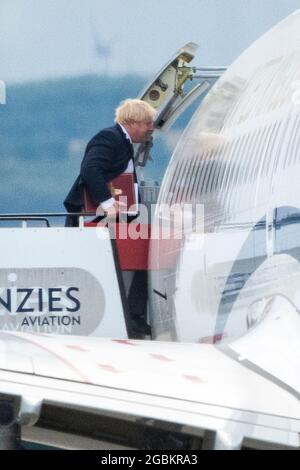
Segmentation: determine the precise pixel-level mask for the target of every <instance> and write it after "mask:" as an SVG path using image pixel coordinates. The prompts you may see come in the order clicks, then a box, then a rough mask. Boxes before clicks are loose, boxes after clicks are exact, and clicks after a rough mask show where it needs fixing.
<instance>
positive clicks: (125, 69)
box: [0, 0, 300, 83]
mask: <svg viewBox="0 0 300 470" xmlns="http://www.w3.org/2000/svg"><path fill="white" fill-rule="evenodd" d="M299 8H300V0H184V1H183V0H0V80H3V81H5V82H6V83H10V82H23V81H30V80H40V79H45V78H54V77H63V76H77V75H82V74H89V73H96V74H108V75H110V74H111V75H117V74H126V73H138V74H141V75H144V76H150V75H151V74H153V73H155V72H157V71H158V70H159V69H160V68H161V67H162V65H163V64H164V63H165V62H167V61H168V60H169V59H170V58H171V57H172V56H173V54H174V53H175V52H176V51H177V50H178V49H179V48H180V47H181V46H183V45H184V44H185V43H187V42H189V41H193V42H196V43H198V44H199V45H200V49H199V52H198V53H197V56H196V60H195V61H194V62H195V65H199V66H200V65H202V66H203V65H229V64H230V63H231V62H232V61H233V60H234V59H235V58H237V56H238V55H239V54H240V53H241V52H242V51H243V50H244V49H245V48H246V47H247V46H248V45H250V44H251V43H252V42H253V40H255V39H256V38H258V37H259V36H260V35H261V34H263V33H264V32H265V31H267V30H268V29H269V28H270V27H271V26H273V25H274V24H275V23H277V22H278V21H280V20H281V19H283V18H284V17H285V16H287V15H288V14H289V13H291V12H293V11H295V10H297V9H299ZM96 45H98V47H99V45H100V46H101V47H102V46H103V48H104V55H103V53H102V54H100V55H97V54H96ZM105 53H106V54H105Z"/></svg>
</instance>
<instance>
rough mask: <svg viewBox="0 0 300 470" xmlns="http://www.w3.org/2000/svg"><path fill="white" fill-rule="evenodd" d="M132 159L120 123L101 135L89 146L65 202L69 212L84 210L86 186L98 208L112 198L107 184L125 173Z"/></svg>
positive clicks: (131, 149)
mask: <svg viewBox="0 0 300 470" xmlns="http://www.w3.org/2000/svg"><path fill="white" fill-rule="evenodd" d="M131 158H133V146H132V144H131V143H130V141H129V139H127V138H126V136H125V134H124V132H123V130H122V128H121V127H120V126H119V125H118V124H116V125H115V126H113V127H108V128H107V129H103V130H102V131H100V132H98V134H96V135H95V136H94V137H93V138H92V139H91V140H90V142H89V143H88V145H87V147H86V150H85V154H84V157H83V160H82V163H81V168H80V174H79V176H78V177H77V179H76V181H75V183H74V184H73V186H72V188H71V190H70V192H69V194H68V195H67V197H66V199H65V201H64V205H65V207H66V209H67V211H68V212H80V211H81V210H83V206H84V203H83V187H86V189H87V191H88V193H89V195H90V197H91V199H92V201H93V203H94V204H95V205H99V204H100V203H101V202H103V201H105V200H107V199H109V198H111V194H110V192H109V189H108V187H107V182H108V181H110V180H111V179H113V178H116V177H117V176H119V175H120V174H121V173H123V172H124V171H125V170H126V168H127V165H128V162H129V160H130V159H131Z"/></svg>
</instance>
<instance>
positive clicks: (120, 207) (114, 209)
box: [96, 201, 126, 219]
mask: <svg viewBox="0 0 300 470" xmlns="http://www.w3.org/2000/svg"><path fill="white" fill-rule="evenodd" d="M125 209H126V204H125V203H124V202H120V201H115V202H114V204H112V205H111V206H110V207H108V208H107V209H105V210H104V209H103V208H102V206H101V204H100V205H99V206H98V207H97V210H96V215H98V216H99V215H104V216H105V217H107V218H108V219H115V218H116V217H117V215H118V214H119V213H120V212H124V210H125Z"/></svg>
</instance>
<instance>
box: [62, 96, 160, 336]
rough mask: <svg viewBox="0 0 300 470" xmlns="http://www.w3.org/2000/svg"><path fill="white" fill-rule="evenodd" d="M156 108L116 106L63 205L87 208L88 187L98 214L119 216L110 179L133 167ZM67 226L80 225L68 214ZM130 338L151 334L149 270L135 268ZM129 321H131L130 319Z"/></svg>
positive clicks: (151, 128) (134, 103)
mask: <svg viewBox="0 0 300 470" xmlns="http://www.w3.org/2000/svg"><path fill="white" fill-rule="evenodd" d="M155 115H156V111H155V109H154V108H152V106H150V105H149V104H148V103H146V102H145V101H141V100H137V99H127V100H125V101H123V102H122V103H121V104H120V106H118V108H117V109H116V113H115V123H116V124H115V125H114V126H113V127H108V128H106V129H103V130H102V131H100V132H99V133H98V134H96V135H95V136H94V137H93V138H92V139H91V140H90V142H89V143H88V145H87V147H86V151H85V154H84V157H83V160H82V163H81V168H80V174H79V176H78V178H77V179H76V181H75V183H74V184H73V186H72V188H71V190H70V192H69V194H68V196H67V197H66V199H65V201H64V205H65V207H66V209H67V211H68V212H81V211H82V210H83V209H84V197H83V190H84V188H86V190H87V192H88V193H89V196H90V198H91V199H92V202H93V203H94V204H95V206H97V214H98V213H102V214H104V215H106V217H108V218H109V217H112V216H116V214H118V213H119V211H120V209H121V203H119V202H118V201H117V200H115V198H114V197H113V196H112V195H111V193H110V191H109V188H108V184H107V183H108V182H109V181H110V180H112V179H113V178H116V177H117V176H119V175H120V174H121V173H123V172H124V171H125V170H126V169H127V168H128V165H131V166H132V170H133V160H132V159H133V145H132V144H134V143H147V142H148V141H149V140H150V139H151V136H152V133H153V131H154V123H153V120H154V118H155ZM66 225H68V226H74V225H78V218H77V217H74V216H69V217H68V218H67V223H66ZM128 308H129V315H130V318H129V320H130V323H129V324H128V333H129V337H130V338H143V337H144V336H145V335H149V334H151V328H150V326H149V325H148V324H147V322H146V315H147V272H146V271H136V272H135V274H134V277H133V281H132V283H131V287H130V290H129V295H128ZM129 320H128V321H129Z"/></svg>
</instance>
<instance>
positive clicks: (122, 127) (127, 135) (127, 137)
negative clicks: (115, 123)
mask: <svg viewBox="0 0 300 470" xmlns="http://www.w3.org/2000/svg"><path fill="white" fill-rule="evenodd" d="M119 126H120V127H121V129H122V131H123V132H124V134H125V137H126V139H128V140H129V142H130V143H131V144H132V140H131V137H130V135H129V134H128V132H127V130H126V129H125V127H124V126H122V124H119Z"/></svg>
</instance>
